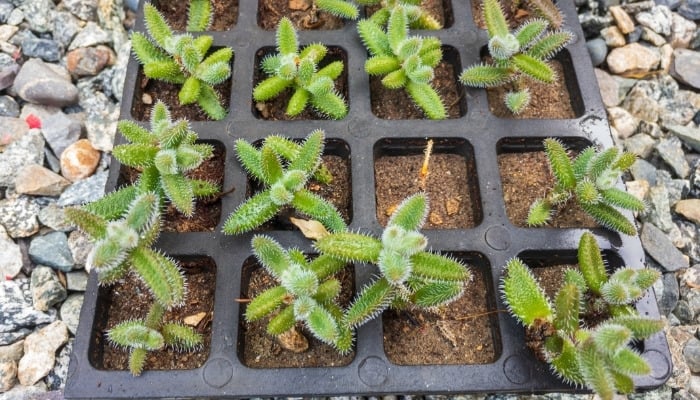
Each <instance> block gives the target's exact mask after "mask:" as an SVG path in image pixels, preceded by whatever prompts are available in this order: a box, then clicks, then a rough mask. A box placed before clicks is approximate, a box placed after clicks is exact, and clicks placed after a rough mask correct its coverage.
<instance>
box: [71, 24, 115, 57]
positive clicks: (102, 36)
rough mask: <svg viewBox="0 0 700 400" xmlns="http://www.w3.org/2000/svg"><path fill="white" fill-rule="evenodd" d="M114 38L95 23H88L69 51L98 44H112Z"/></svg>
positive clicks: (76, 36)
mask: <svg viewBox="0 0 700 400" xmlns="http://www.w3.org/2000/svg"><path fill="white" fill-rule="evenodd" d="M111 43H112V37H111V36H110V34H109V33H107V32H105V30H104V29H102V28H100V26H99V25H97V24H96V23H94V22H88V23H87V24H86V25H85V26H84V27H83V29H82V30H81V31H80V32H78V34H77V35H75V38H74V39H73V41H72V42H71V44H70V46H69V47H68V50H75V49H77V48H79V47H90V46H96V45H98V44H107V45H108V44H111Z"/></svg>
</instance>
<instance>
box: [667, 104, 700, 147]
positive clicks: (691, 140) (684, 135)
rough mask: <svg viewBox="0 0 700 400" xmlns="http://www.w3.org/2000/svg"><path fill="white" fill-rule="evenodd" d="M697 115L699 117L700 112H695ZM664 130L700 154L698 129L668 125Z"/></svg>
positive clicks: (699, 133)
mask: <svg viewBox="0 0 700 400" xmlns="http://www.w3.org/2000/svg"><path fill="white" fill-rule="evenodd" d="M697 115H700V111H698V112H697ZM699 119H700V117H699ZM666 129H668V130H669V132H671V133H672V134H674V135H675V136H677V137H678V138H679V139H681V140H682V141H683V143H685V144H687V145H688V146H690V147H692V148H693V149H694V150H695V151H697V152H699V153H700V128H694V127H689V126H683V125H668V126H666Z"/></svg>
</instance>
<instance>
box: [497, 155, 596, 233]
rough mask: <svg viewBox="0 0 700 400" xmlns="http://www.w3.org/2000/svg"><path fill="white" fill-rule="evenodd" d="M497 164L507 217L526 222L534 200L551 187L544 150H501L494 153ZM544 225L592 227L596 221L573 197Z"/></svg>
mask: <svg viewBox="0 0 700 400" xmlns="http://www.w3.org/2000/svg"><path fill="white" fill-rule="evenodd" d="M498 168H499V170H500V173H501V182H502V184H503V200H504V201H505V204H506V214H507V215H508V219H510V222H511V223H513V225H515V226H522V227H525V226H527V224H526V221H527V214H528V211H529V210H530V206H531V205H532V203H534V202H535V200H537V199H539V198H543V197H545V196H546V195H547V190H549V189H550V188H553V187H554V182H555V181H554V176H553V175H552V174H551V172H550V171H549V164H548V163H547V156H546V155H545V153H544V151H537V152H526V153H504V154H499V155H498ZM548 226H551V227H554V228H595V227H597V226H598V224H597V223H596V222H595V220H593V218H591V217H590V216H588V214H586V213H585V212H584V211H583V210H582V209H581V207H579V205H578V204H576V202H575V201H574V200H570V201H569V202H567V203H566V204H564V205H563V206H560V207H559V208H558V209H556V210H555V212H554V213H553V216H552V219H551V220H550V221H549V223H548Z"/></svg>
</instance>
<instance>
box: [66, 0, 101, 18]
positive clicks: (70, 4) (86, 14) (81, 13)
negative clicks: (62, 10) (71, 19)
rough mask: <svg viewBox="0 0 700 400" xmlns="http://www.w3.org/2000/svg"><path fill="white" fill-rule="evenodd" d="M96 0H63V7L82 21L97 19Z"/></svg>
mask: <svg viewBox="0 0 700 400" xmlns="http://www.w3.org/2000/svg"><path fill="white" fill-rule="evenodd" d="M97 3H98V2H97V0H64V1H63V5H64V6H65V7H66V9H68V11H70V12H71V13H73V14H74V15H75V16H76V17H78V18H80V19H82V20H84V21H95V19H96V18H97Z"/></svg>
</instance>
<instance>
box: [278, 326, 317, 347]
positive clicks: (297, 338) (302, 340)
mask: <svg viewBox="0 0 700 400" xmlns="http://www.w3.org/2000/svg"><path fill="white" fill-rule="evenodd" d="M277 341H278V342H279V344H280V346H282V347H283V348H285V349H287V350H289V351H291V352H294V353H303V352H305V351H306V350H307V349H308V348H309V341H308V339H306V336H304V335H303V334H302V333H301V332H299V331H298V330H297V329H296V328H292V329H290V330H288V331H286V332H284V333H282V334H281V335H278V336H277Z"/></svg>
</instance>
